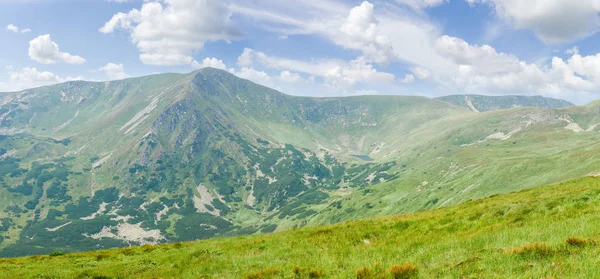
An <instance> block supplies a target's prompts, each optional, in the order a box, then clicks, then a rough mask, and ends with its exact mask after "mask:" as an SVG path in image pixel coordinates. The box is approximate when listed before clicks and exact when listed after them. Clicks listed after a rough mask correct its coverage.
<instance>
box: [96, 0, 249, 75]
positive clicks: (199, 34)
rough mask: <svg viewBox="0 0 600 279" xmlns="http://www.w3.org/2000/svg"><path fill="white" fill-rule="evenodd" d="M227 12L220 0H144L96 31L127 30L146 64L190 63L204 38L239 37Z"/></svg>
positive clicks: (223, 38)
mask: <svg viewBox="0 0 600 279" xmlns="http://www.w3.org/2000/svg"><path fill="white" fill-rule="evenodd" d="M230 16H231V12H230V11H229V6H228V5H227V2H226V1H221V0H167V1H164V3H161V2H146V3H144V4H143V5H142V8H141V9H140V10H137V9H133V10H131V11H130V12H128V13H126V14H125V13H118V14H115V15H114V16H113V17H112V18H111V19H110V20H109V21H108V22H106V23H105V24H104V26H103V27H101V28H100V29H99V31H100V32H102V33H113V32H115V31H116V30H117V29H122V30H124V31H125V32H129V33H130V36H131V40H132V41H133V42H134V43H135V44H136V46H137V48H138V49H139V50H140V52H141V54H140V60H141V61H142V62H143V63H145V64H150V65H164V66H173V65H186V64H187V65H190V64H192V63H193V61H194V60H193V57H192V56H191V54H192V51H194V50H202V49H203V48H204V44H205V43H206V42H209V41H220V40H225V41H230V40H236V39H240V38H241V33H240V32H239V31H237V30H236V29H235V28H234V27H233V26H232V24H231V20H230Z"/></svg>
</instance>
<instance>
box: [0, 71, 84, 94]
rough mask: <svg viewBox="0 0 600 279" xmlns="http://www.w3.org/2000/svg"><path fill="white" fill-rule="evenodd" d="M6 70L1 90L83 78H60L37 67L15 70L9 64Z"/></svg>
mask: <svg viewBox="0 0 600 279" xmlns="http://www.w3.org/2000/svg"><path fill="white" fill-rule="evenodd" d="M7 70H8V72H7V75H8V81H7V82H5V83H0V90H1V91H17V90H22V89H26V88H32V87H39V86H44V85H51V84H56V83H61V82H65V81H72V80H82V79H83V77H67V78H61V77H60V76H58V75H56V74H54V73H52V72H48V71H39V70H38V69H37V68H23V69H21V70H19V71H15V70H13V69H12V67H10V66H9V67H7Z"/></svg>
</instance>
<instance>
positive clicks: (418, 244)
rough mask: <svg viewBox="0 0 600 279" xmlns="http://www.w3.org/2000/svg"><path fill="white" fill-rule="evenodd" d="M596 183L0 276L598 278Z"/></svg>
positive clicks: (13, 262) (74, 260)
mask: <svg viewBox="0 0 600 279" xmlns="http://www.w3.org/2000/svg"><path fill="white" fill-rule="evenodd" d="M599 224H600V178H596V177H585V178H581V179H577V180H572V181H568V182H564V183H560V184H555V185H550V186H543V187H538V188H534V189H529V190H524V191H520V192H515V193H509V194H503V195H496V196H492V197H489V198H485V199H482V200H477V201H470V202H466V203H464V204H461V205H457V206H452V207H446V208H440V209H435V210H429V211H422V212H416V213H411V214H405V215H398V216H392V217H383V218H374V219H364V220H357V221H352V222H345V223H340V224H336V225H331V226H319V227H306V228H301V229H294V230H290V231H285V232H281V233H272V234H258V235H252V236H242V237H234V238H217V239H210V240H203V241H197V242H187V243H181V242H179V243H174V244H165V245H156V246H152V245H146V246H140V247H130V248H121V249H111V250H104V251H93V252H85V253H73V254H64V253H61V252H60V251H56V252H53V253H52V254H50V255H42V256H32V257H26V258H11V259H8V258H7V259H1V260H0V277H1V278H598V277H600V268H599V262H598V260H599V259H600V256H599V255H600V253H599V252H600V225H599Z"/></svg>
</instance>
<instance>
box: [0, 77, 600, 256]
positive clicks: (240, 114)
mask: <svg viewBox="0 0 600 279" xmlns="http://www.w3.org/2000/svg"><path fill="white" fill-rule="evenodd" d="M0 97H1V98H0V112H2V114H0V133H1V134H3V135H1V136H0V154H1V155H0V220H1V224H0V236H1V237H2V238H0V249H1V252H0V256H5V257H6V256H10V257H12V256H23V255H32V254H50V253H52V252H55V251H62V252H74V251H87V250H96V249H104V248H111V247H125V246H129V245H144V244H157V243H167V242H176V241H188V240H196V239H206V238H212V237H226V236H236V235H248V234H254V233H258V232H278V231H283V230H286V229H291V228H298V227H303V226H306V225H323V224H331V223H336V222H340V221H345V220H352V219H358V218H364V217H372V216H384V215H391V214H397V213H406V212H413V211H418V210H423V209H432V208H439V207H444V206H450V205H456V204H460V203H462V202H465V201H469V200H475V199H481V198H484V197H487V196H490V195H494V194H499V193H508V192H512V191H516V190H520V189H525V188H532V187H536V186H540V185H544V184H549V183H556V182H560V181H565V180H569V179H574V178H578V177H582V176H585V175H588V174H594V173H597V172H598V171H600V159H599V158H598V157H597V156H591V155H590V154H595V153H597V152H598V151H600V134H598V133H597V132H596V127H597V126H598V124H600V114H599V113H598V111H599V108H600V104H594V103H593V104H590V105H587V106H585V107H570V108H563V109H549V108H545V107H542V108H539V107H538V108H536V107H527V108H525V107H522V108H514V109H509V110H499V111H491V112H486V113H474V112H472V111H470V110H469V109H467V108H464V107H460V106H455V105H452V104H449V103H447V102H443V101H440V100H432V99H428V98H423V97H399V96H365V97H350V98H304V97H292V96H287V95H284V94H282V93H279V92H277V91H274V90H271V89H268V88H266V87H263V86H259V85H256V84H254V83H251V82H249V81H246V80H242V79H239V78H236V77H235V76H233V75H231V74H229V73H227V72H224V71H219V70H215V69H203V70H200V71H196V72H194V73H191V74H185V75H184V74H164V75H155V76H149V77H142V78H134V79H127V80H123V81H114V82H103V83H90V82H79V81H78V82H68V83H64V84H60V85H55V86H48V87H42V88H37V89H32V90H26V91H22V92H15V93H5V94H2V95H1V96H0ZM540 106H543V105H540ZM557 170H559V171H557ZM398 264H401V263H398ZM386 268H389V267H387V266H386Z"/></svg>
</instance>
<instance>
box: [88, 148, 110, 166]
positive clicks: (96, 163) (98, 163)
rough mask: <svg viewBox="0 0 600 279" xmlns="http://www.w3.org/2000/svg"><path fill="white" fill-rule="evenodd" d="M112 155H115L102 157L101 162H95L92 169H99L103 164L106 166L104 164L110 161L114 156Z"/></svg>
mask: <svg viewBox="0 0 600 279" xmlns="http://www.w3.org/2000/svg"><path fill="white" fill-rule="evenodd" d="M113 152H114V151H113ZM112 154H113V153H112V152H111V153H110V154H108V155H106V156H104V157H102V159H100V160H98V161H96V162H94V163H93V164H92V167H93V168H97V167H99V166H101V165H102V164H104V162H106V161H107V160H108V159H110V156H112Z"/></svg>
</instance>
